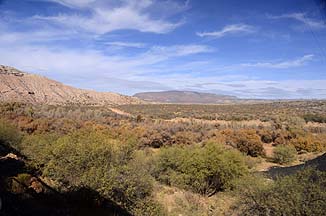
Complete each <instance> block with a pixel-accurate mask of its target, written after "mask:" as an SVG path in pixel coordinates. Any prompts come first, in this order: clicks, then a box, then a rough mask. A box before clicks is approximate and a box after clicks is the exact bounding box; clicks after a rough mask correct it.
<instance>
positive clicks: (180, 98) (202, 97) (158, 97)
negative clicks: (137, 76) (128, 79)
mask: <svg viewBox="0 0 326 216" xmlns="http://www.w3.org/2000/svg"><path fill="white" fill-rule="evenodd" d="M134 97H137V98H139V99H142V100H145V101H151V102H158V103H189V104H218V103H228V102H230V101H235V100H237V99H238V98H237V97H235V96H229V95H218V94H211V93H200V92H193V91H162V92H143V93H137V94H135V95H134Z"/></svg>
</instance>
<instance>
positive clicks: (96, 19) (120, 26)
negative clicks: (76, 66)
mask: <svg viewBox="0 0 326 216" xmlns="http://www.w3.org/2000/svg"><path fill="white" fill-rule="evenodd" d="M51 1H53V2H57V3H60V4H62V5H65V6H71V7H76V8H77V9H78V8H83V10H88V11H89V12H90V15H85V14H83V13H78V10H77V12H76V13H74V14H59V15H57V16H39V15H36V16H34V19H36V20H43V21H47V22H53V23H57V24H60V25H62V26H66V27H69V28H75V29H76V28H77V29H80V30H83V31H86V32H90V33H95V34H105V33H108V32H112V31H116V30H124V29H128V30H137V31H140V32H151V33H157V34H164V33H168V32H170V31H172V30H174V29H175V28H177V27H179V26H181V25H182V24H184V20H180V21H176V22H171V21H169V20H168V19H167V18H156V17H155V18H154V16H153V14H152V13H151V8H152V7H154V6H155V2H153V1H150V0H140V1H136V0H132V1H104V0H93V1H92V0H84V1H77V0H74V1H68V0H51ZM112 2H113V3H112ZM185 4H187V3H185ZM165 7H168V3H166V5H165ZM180 7H181V6H180ZM180 7H179V8H177V7H176V6H175V3H173V4H172V3H171V8H170V9H171V10H174V9H175V10H177V11H178V12H180V11H181V9H180Z"/></svg>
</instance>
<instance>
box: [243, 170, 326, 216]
mask: <svg viewBox="0 0 326 216" xmlns="http://www.w3.org/2000/svg"><path fill="white" fill-rule="evenodd" d="M243 182H244V183H245V182H246V184H244V185H243V187H242V189H241V190H240V194H241V197H240V203H238V204H237V208H238V210H240V211H241V213H240V215H244V216H246V215H248V216H249V215H250V216H251V215H271V216H272V215H299V216H300V215H302V216H303V215H316V216H317V215H324V214H325V209H326V172H320V171H317V170H314V169H307V170H303V171H300V172H298V173H297V174H294V175H292V176H287V177H283V178H279V179H277V180H276V181H275V182H272V181H269V182H266V181H265V183H264V182H262V181H258V182H257V181H248V180H246V181H243Z"/></svg>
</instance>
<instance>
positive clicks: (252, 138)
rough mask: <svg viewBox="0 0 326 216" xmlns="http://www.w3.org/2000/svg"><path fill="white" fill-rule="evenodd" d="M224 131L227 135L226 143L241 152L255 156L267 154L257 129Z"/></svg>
mask: <svg viewBox="0 0 326 216" xmlns="http://www.w3.org/2000/svg"><path fill="white" fill-rule="evenodd" d="M222 133H223V134H224V135H225V136H226V143H227V144H229V145H231V146H233V147H236V148H237V149H239V150H240V151H241V152H243V153H245V154H247V155H250V156H253V157H257V156H265V151H264V147H263V143H262V142H261V138H260V136H259V135H257V134H256V131H255V130H245V129H242V130H238V131H231V130H225V131H223V132H222Z"/></svg>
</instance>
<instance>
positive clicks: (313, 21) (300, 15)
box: [267, 13, 326, 29]
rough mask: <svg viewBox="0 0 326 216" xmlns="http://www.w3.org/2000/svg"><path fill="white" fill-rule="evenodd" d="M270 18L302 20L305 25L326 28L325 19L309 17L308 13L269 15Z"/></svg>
mask: <svg viewBox="0 0 326 216" xmlns="http://www.w3.org/2000/svg"><path fill="white" fill-rule="evenodd" d="M267 17H268V18H270V19H294V20H297V21H299V22H301V23H302V24H304V25H307V26H310V27H311V28H314V29H322V28H326V24H325V23H324V22H323V21H319V20H316V19H313V18H310V17H308V15H307V14H306V13H289V14H282V15H267Z"/></svg>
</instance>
